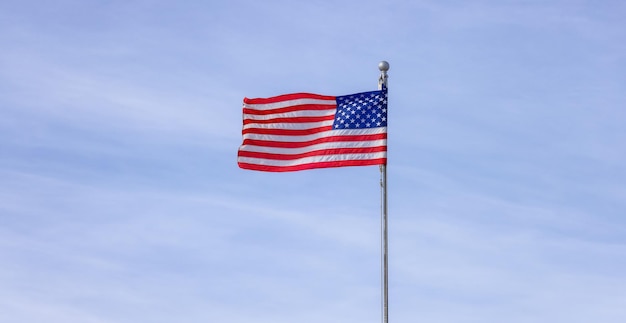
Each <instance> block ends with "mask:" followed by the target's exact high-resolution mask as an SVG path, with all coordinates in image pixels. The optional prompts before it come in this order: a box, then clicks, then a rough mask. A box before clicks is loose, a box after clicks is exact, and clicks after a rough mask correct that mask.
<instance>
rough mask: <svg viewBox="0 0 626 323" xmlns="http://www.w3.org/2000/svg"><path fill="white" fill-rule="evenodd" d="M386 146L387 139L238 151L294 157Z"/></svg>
mask: <svg viewBox="0 0 626 323" xmlns="http://www.w3.org/2000/svg"><path fill="white" fill-rule="evenodd" d="M386 145H387V139H380V140H370V141H340V142H326V143H322V144H317V145H311V146H307V147H303V148H274V147H263V146H254V145H242V146H241V147H239V151H254V152H260V153H270V154H283V155H295V154H302V153H306V152H309V151H314V150H322V149H333V148H370V147H384V146H386Z"/></svg>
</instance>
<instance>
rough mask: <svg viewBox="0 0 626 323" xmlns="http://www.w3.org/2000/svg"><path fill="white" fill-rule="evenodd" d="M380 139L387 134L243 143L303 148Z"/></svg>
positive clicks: (247, 142) (244, 142) (385, 137)
mask: <svg viewBox="0 0 626 323" xmlns="http://www.w3.org/2000/svg"><path fill="white" fill-rule="evenodd" d="M380 139H387V134H386V133H380V134H375V135H361V136H329V137H323V138H318V139H314V140H309V141H301V142H292V141H289V142H285V141H270V140H257V139H245V140H244V141H243V145H251V146H262V147H274V148H302V147H307V146H311V145H317V144H322V143H326V142H343V141H370V140H380Z"/></svg>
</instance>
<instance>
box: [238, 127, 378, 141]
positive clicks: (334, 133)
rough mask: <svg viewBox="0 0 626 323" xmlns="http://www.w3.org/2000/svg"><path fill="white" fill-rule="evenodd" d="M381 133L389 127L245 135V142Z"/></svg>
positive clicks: (307, 139) (306, 139)
mask: <svg viewBox="0 0 626 323" xmlns="http://www.w3.org/2000/svg"><path fill="white" fill-rule="evenodd" d="M381 133H387V127H378V128H368V129H342V130H330V131H323V132H319V133H316V134H312V135H306V136H278V135H260V134H256V133H247V134H244V135H243V140H246V139H255V140H265V141H284V142H302V141H310V140H315V139H319V138H325V137H330V136H362V135H376V134H381Z"/></svg>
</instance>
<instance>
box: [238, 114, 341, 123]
mask: <svg viewBox="0 0 626 323" xmlns="http://www.w3.org/2000/svg"><path fill="white" fill-rule="evenodd" d="M334 119H335V116H334V115H329V116H318V117H294V118H274V119H267V120H255V119H244V120H243V124H244V125H246V124H250V123H262V124H268V123H306V122H320V121H328V120H334Z"/></svg>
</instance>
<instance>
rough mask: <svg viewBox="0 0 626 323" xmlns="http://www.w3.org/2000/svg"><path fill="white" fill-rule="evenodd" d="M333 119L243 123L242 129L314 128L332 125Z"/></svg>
mask: <svg viewBox="0 0 626 323" xmlns="http://www.w3.org/2000/svg"><path fill="white" fill-rule="evenodd" d="M333 122H335V121H334V120H327V121H318V122H300V123H249V124H247V125H244V126H243V128H244V129H248V128H262V129H290V130H304V129H314V128H319V127H325V126H332V125H333Z"/></svg>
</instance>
